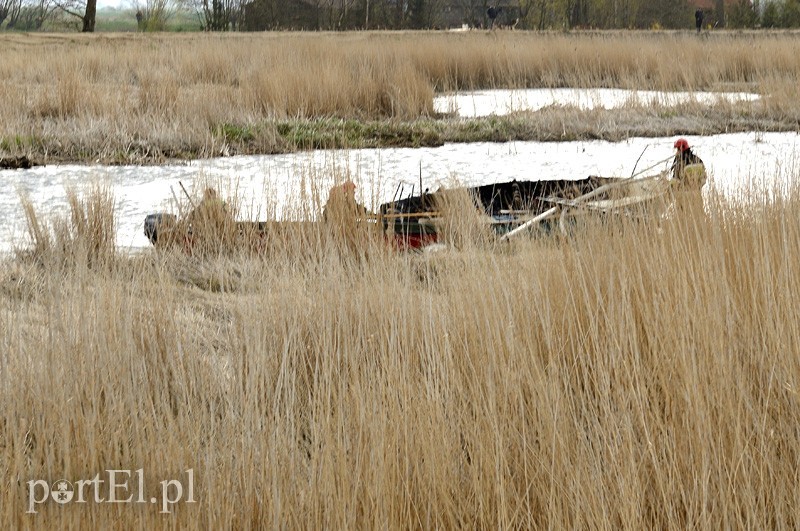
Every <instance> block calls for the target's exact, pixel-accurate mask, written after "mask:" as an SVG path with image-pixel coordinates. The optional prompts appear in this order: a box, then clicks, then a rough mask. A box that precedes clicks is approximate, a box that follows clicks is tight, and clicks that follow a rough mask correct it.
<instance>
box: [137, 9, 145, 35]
mask: <svg viewBox="0 0 800 531" xmlns="http://www.w3.org/2000/svg"><path fill="white" fill-rule="evenodd" d="M143 21H144V15H142V10H141V9H137V10H136V29H138V30H139V31H142V22H143Z"/></svg>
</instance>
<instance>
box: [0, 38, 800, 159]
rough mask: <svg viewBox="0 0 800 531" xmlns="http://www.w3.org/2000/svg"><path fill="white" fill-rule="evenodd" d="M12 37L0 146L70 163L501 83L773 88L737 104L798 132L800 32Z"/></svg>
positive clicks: (228, 142) (0, 92)
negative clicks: (761, 102)
mask: <svg viewBox="0 0 800 531" xmlns="http://www.w3.org/2000/svg"><path fill="white" fill-rule="evenodd" d="M1 39H2V40H0V45H1V46H2V47H3V50H4V60H3V62H2V64H0V79H2V80H3V81H2V83H0V99H2V101H4V103H5V104H4V105H3V106H2V107H0V124H2V126H0V141H2V144H0V147H1V148H2V151H3V152H8V153H9V154H11V155H13V154H17V153H22V154H27V153H30V154H35V155H38V156H45V155H46V156H47V157H51V158H57V159H72V160H96V159H100V160H104V161H125V162H141V161H153V160H159V159H162V158H164V157H187V156H214V155H219V154H225V153H232V152H249V153H259V152H261V153H263V152H275V151H283V150H287V149H294V148H296V147H297V145H296V144H293V143H292V142H291V141H289V140H287V139H285V138H283V137H282V135H281V132H280V131H279V129H278V128H276V122H275V121H276V120H278V121H280V120H289V121H292V120H297V119H314V118H319V117H345V118H355V119H358V120H385V119H393V121H396V120H416V119H418V118H420V117H424V116H429V115H431V114H432V113H433V107H432V97H433V95H434V93H435V91H443V90H463V89H476V88H496V87H511V88H514V87H621V88H631V89H664V90H675V89H680V90H721V89H725V90H728V89H734V90H753V91H756V92H759V93H761V94H763V95H764V96H766V97H767V105H766V106H765V108H764V109H761V107H759V109H760V110H758V111H753V110H752V107H753V106H746V107H739V108H737V109H736V112H737V113H743V114H745V115H747V116H750V117H751V118H750V119H753V120H756V121H757V120H761V122H760V123H759V124H758V125H765V124H766V123H768V122H769V120H772V121H773V122H775V125H774V126H775V127H788V126H787V125H786V124H787V123H788V124H796V115H797V111H796V105H795V103H794V102H795V101H796V100H797V96H798V94H797V83H796V79H797V78H798V75H800V59H798V57H800V54H798V53H797V51H798V45H797V42H798V41H797V39H796V35H795V34H793V33H767V32H764V33H722V32H720V33H718V34H717V33H715V34H712V35H708V36H704V37H703V38H700V37H697V36H695V35H693V34H686V33H667V32H608V33H568V34H563V33H526V32H492V33H484V32H471V33H468V34H456V33H442V32H426V33H348V34H328V33H322V34H291V33H269V34H258V35H255V34H237V35H198V34H193V35H101V34H98V35H85V36H84V35H47V36H42V35H28V36H25V35H4V36H2V38H1ZM716 114H718V113H717V112H716V110H712V111H710V112H708V115H709V120H710V121H711V122H712V123H713V124H714V125H715V126H716V127H718V128H719V127H724V126H726V125H727V124H726V123H723V122H724V118H721V119H715V118H714V116H715V115H716ZM537 116H538V115H537ZM641 118H642V120H645V119H646V118H647V116H646V115H641ZM537 119H538V118H537V117H536V116H534V117H531V118H530V120H531V121H532V122H534V124H535V122H536V120H537ZM793 120H794V121H793ZM643 127H644V126H643ZM535 130H536V128H535V127H534V128H531V129H530V130H529V131H535ZM388 136H390V135H388Z"/></svg>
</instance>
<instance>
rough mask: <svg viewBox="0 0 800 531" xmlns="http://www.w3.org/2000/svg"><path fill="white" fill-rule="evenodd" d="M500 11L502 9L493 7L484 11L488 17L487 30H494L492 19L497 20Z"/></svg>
mask: <svg viewBox="0 0 800 531" xmlns="http://www.w3.org/2000/svg"><path fill="white" fill-rule="evenodd" d="M502 10H503V8H502V7H495V6H489V9H487V10H486V16H487V17H489V29H493V28H494V19H496V18H497V16H498V15H499V14H500V12H501V11H502Z"/></svg>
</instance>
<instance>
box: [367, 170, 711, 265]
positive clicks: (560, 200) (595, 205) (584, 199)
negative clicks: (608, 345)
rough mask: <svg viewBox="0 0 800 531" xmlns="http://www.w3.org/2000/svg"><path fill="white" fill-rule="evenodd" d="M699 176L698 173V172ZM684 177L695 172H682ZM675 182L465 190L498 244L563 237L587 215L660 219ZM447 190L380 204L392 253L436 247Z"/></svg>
mask: <svg viewBox="0 0 800 531" xmlns="http://www.w3.org/2000/svg"><path fill="white" fill-rule="evenodd" d="M700 170H702V168H699V169H698V170H697V171H700ZM687 171H694V170H693V169H692V168H690V167H687ZM702 171H703V172H704V171H705V170H702ZM674 184H675V180H674V179H671V178H670V171H669V170H663V171H660V172H656V173H654V174H650V175H646V176H641V175H638V176H634V177H629V178H619V177H598V176H590V177H586V178H582V179H575V180H569V179H562V180H548V181H517V180H512V181H508V182H502V183H493V184H486V185H481V186H475V187H469V188H465V189H464V190H466V192H467V193H468V194H469V196H470V197H471V198H472V201H473V205H474V207H475V209H476V211H477V213H478V215H479V217H480V218H481V219H482V221H483V222H484V223H485V224H486V225H487V226H489V227H490V229H491V232H492V233H493V234H494V235H495V236H496V237H497V238H498V239H499V240H501V241H507V240H510V239H513V238H515V237H518V236H521V235H523V234H530V233H531V232H532V231H534V230H536V231H538V232H540V233H541V232H544V233H548V234H549V233H552V232H553V231H558V232H567V231H568V227H569V226H570V225H571V224H574V223H573V222H574V221H575V220H576V219H577V218H578V217H579V216H584V215H589V214H594V215H597V214H601V215H627V216H642V215H646V214H647V215H649V214H652V213H653V212H658V213H663V212H664V211H665V210H666V208H667V207H668V206H669V204H670V203H671V202H672V200H673V199H674V197H673V194H672V193H671V191H672V190H674V189H675V186H674ZM451 193H452V190H444V191H437V192H435V193H423V194H420V195H417V196H412V197H407V198H404V199H401V200H397V201H390V202H387V203H384V204H382V205H381V206H380V209H379V219H380V221H381V223H382V226H383V228H384V231H385V233H386V234H387V235H389V236H390V237H392V238H393V240H394V244H395V246H396V247H398V248H401V249H415V248H421V247H425V246H427V245H430V244H433V243H436V242H438V241H439V239H440V238H439V235H440V234H441V233H442V228H443V226H444V225H445V223H446V220H445V219H444V216H443V214H442V208H441V206H442V204H445V203H446V202H447V201H448V198H447V195H448V194H451Z"/></svg>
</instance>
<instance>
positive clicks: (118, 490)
mask: <svg viewBox="0 0 800 531" xmlns="http://www.w3.org/2000/svg"><path fill="white" fill-rule="evenodd" d="M105 472H106V477H105V478H101V474H97V475H95V477H93V478H92V479H79V480H77V481H74V482H71V481H67V480H66V479H59V480H58V481H56V482H54V483H52V484H51V483H48V482H47V481H45V480H43V479H32V480H30V481H28V483H27V485H28V510H27V511H26V512H27V513H30V514H36V513H38V511H37V506H38V505H41V504H43V503H47V502H49V501H51V500H52V501H54V502H55V503H58V504H61V505H65V504H67V503H149V504H152V505H158V506H160V509H161V510H160V511H159V512H161V513H170V512H172V506H173V505H175V504H176V503H180V502H183V503H195V499H194V469H191V468H189V469H187V470H186V471H185V472H184V474H185V476H186V477H185V478H183V477H181V479H165V480H164V481H160V482H159V485H160V486H161V488H160V490H159V491H158V496H154V495H152V493H151V496H150V497H148V496H146V495H145V484H144V469H142V468H140V469H138V470H133V471H131V470H106V471H105ZM184 494H185V495H186V496H185V497H184Z"/></svg>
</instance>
